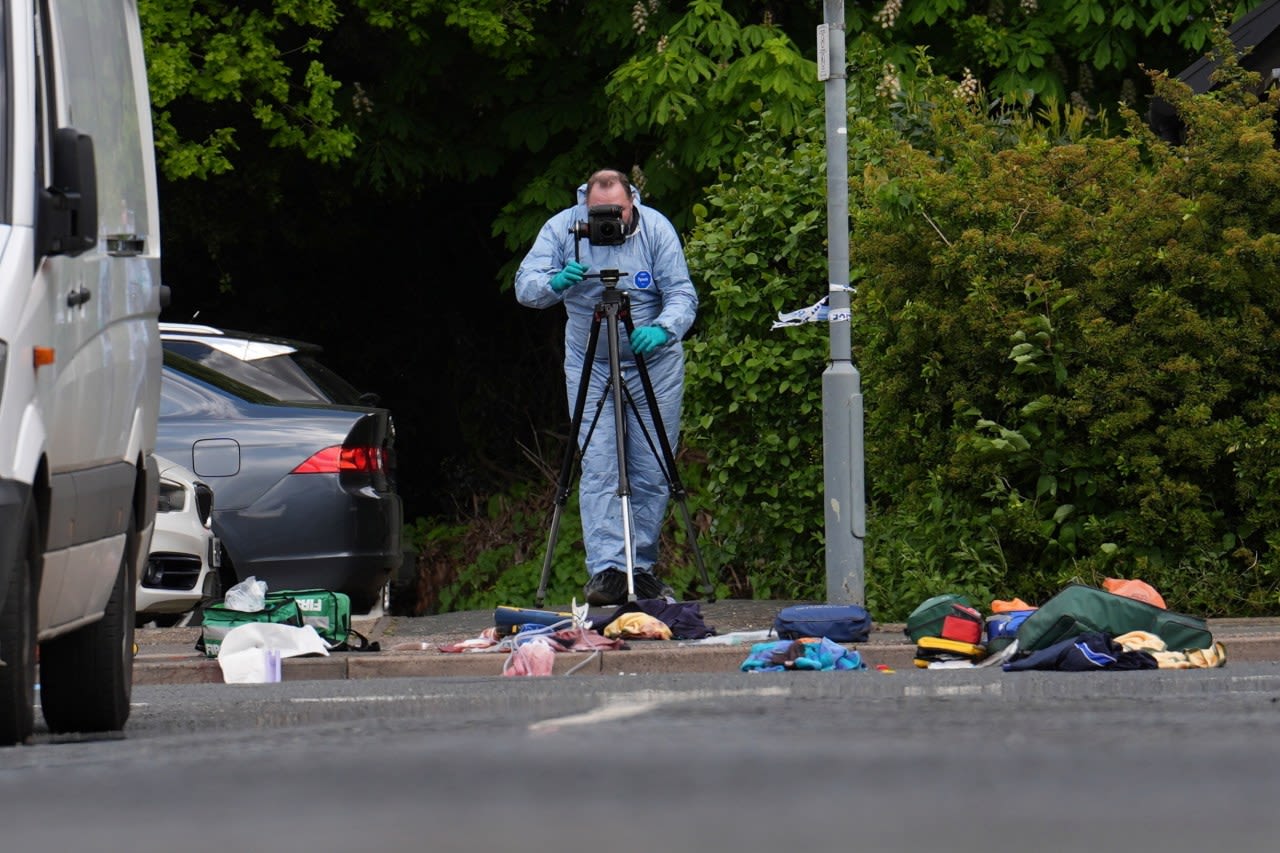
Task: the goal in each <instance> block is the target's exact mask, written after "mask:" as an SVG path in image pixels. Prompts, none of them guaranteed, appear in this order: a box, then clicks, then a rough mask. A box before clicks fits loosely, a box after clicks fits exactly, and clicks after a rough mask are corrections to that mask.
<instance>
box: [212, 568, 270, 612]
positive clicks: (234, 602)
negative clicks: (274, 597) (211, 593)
mask: <svg viewBox="0 0 1280 853" xmlns="http://www.w3.org/2000/svg"><path fill="white" fill-rule="evenodd" d="M222 603H223V604H225V605H226V606H227V607H229V608H231V609H232V610H240V611H242V612H244V613H254V612H256V611H258V610H261V609H262V608H264V607H266V606H267V582H266V581H260V580H258V579H257V578H255V577H254V576H253V575H250V576H249V577H247V578H245V579H244V580H242V581H240V583H238V584H236V585H235V586H233V587H231V589H229V590H227V594H226V596H225V597H224V598H223V600H222Z"/></svg>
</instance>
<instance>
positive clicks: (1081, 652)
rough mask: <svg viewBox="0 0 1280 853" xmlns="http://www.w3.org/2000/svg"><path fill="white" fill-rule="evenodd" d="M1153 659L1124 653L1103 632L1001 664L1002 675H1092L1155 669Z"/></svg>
mask: <svg viewBox="0 0 1280 853" xmlns="http://www.w3.org/2000/svg"><path fill="white" fill-rule="evenodd" d="M1156 667H1157V664H1156V659H1155V658H1154V657H1152V655H1151V653H1150V652H1142V651H1126V650H1125V648H1124V647H1123V646H1121V645H1120V644H1119V643H1117V642H1116V641H1115V639H1114V638H1113V637H1112V636H1111V635H1110V634H1106V633H1103V632H1102V631H1086V632H1085V633H1083V634H1078V635H1076V636H1074V637H1070V638H1068V639H1066V640H1062V641H1061V642H1058V643H1054V644H1053V645H1052V646H1049V647H1048V648H1046V649H1041V650H1039V651H1036V652H1032V653H1031V654H1029V655H1028V656H1026V657H1024V658H1020V659H1018V660H1014V661H1009V662H1008V663H1006V664H1004V667H1003V668H1004V671H1005V672H1021V671H1024V670H1030V669H1041V670H1058V671H1060V672H1094V671H1096V670H1101V669H1107V670H1133V669H1155V668H1156Z"/></svg>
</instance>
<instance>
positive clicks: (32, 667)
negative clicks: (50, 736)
mask: <svg viewBox="0 0 1280 853" xmlns="http://www.w3.org/2000/svg"><path fill="white" fill-rule="evenodd" d="M39 532H40V530H39V527H38V525H37V524H36V515H35V512H34V511H33V510H31V509H30V508H28V509H27V520H26V523H25V524H24V525H23V536H22V541H20V542H19V543H18V550H17V558H18V559H17V562H16V563H15V564H14V565H13V566H11V567H10V569H11V571H10V572H9V589H8V591H7V593H6V595H5V598H4V609H3V611H0V654H3V657H4V664H5V665H4V666H2V667H0V746H12V745H13V744H15V743H22V742H24V741H26V740H27V739H28V738H30V737H31V732H32V730H33V729H34V727H35V701H36V699H35V685H36V591H35V584H34V583H33V582H32V579H33V578H34V577H35V576H36V574H37V570H38V568H39V566H40V559H41V554H40V536H39Z"/></svg>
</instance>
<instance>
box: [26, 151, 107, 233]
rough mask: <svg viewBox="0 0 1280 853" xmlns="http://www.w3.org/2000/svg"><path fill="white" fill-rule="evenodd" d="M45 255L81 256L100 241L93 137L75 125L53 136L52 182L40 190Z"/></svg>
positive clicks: (41, 225)
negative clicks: (77, 128)
mask: <svg viewBox="0 0 1280 853" xmlns="http://www.w3.org/2000/svg"><path fill="white" fill-rule="evenodd" d="M38 228H39V239H38V246H39V248H40V253H41V254H43V255H71V256H73V257H74V256H75V255H79V254H82V253H83V252H85V251H86V250H88V249H92V248H93V247H94V245H95V244H96V243H97V242H98V172H97V168H96V166H95V165H94V159H93V139H92V138H91V137H90V136H89V135H88V134H87V133H81V132H80V131H78V130H76V129H75V128H74V127H60V128H58V130H57V131H55V133H54V136H53V182H52V184H51V185H50V186H49V187H48V188H47V189H45V190H42V191H41V193H40V213H39V223H38Z"/></svg>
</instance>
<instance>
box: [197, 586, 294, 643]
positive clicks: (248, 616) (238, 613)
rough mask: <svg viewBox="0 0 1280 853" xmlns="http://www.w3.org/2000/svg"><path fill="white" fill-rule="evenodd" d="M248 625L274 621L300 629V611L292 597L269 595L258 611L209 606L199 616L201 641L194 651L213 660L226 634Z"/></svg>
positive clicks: (220, 605) (219, 603) (222, 605)
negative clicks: (197, 650)
mask: <svg viewBox="0 0 1280 853" xmlns="http://www.w3.org/2000/svg"><path fill="white" fill-rule="evenodd" d="M250 622H275V623H278V624H283V625H294V626H296V627H299V628H301V627H302V625H303V621H302V611H301V610H299V609H298V602H296V601H294V600H293V599H292V598H284V599H276V600H272V599H271V597H270V596H268V597H267V602H266V605H265V606H264V607H263V608H262V609H261V610H252V611H246V610H235V609H232V608H230V607H227V606H226V605H225V604H223V603H222V602H218V603H217V604H210V605H209V606H208V607H206V608H205V609H204V613H203V614H202V615H201V628H200V639H199V640H197V641H196V648H197V649H199V650H201V651H203V652H204V654H205V657H211V658H216V657H217V656H218V651H219V650H220V649H221V648H222V639H223V638H224V637H226V636H227V632H228V631H230V630H231V629H232V628H236V627H238V626H240V625H246V624H249V623H250Z"/></svg>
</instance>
